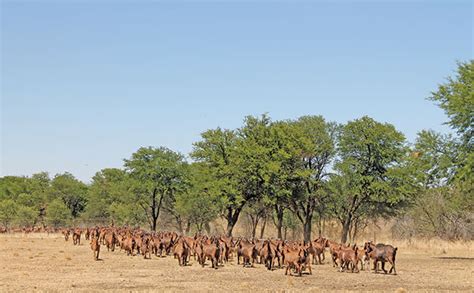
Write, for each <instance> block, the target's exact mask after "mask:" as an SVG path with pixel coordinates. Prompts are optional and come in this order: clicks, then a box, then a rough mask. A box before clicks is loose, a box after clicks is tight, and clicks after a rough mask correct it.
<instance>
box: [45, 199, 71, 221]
mask: <svg viewBox="0 0 474 293" xmlns="http://www.w3.org/2000/svg"><path fill="white" fill-rule="evenodd" d="M71 216H72V215H71V213H70V210H69V208H68V207H67V206H66V205H65V204H64V202H63V201H62V200H61V199H54V200H53V201H51V202H50V203H49V204H48V207H47V208H46V222H47V223H48V225H50V226H53V227H60V226H65V225H67V224H68V223H69V222H70V220H71Z"/></svg>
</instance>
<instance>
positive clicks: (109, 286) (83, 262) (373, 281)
mask: <svg viewBox="0 0 474 293" xmlns="http://www.w3.org/2000/svg"><path fill="white" fill-rule="evenodd" d="M468 247H471V246H468ZM102 248H103V249H102V251H101V256H100V258H101V259H102V260H101V261H93V259H92V252H91V251H90V249H89V245H88V243H87V242H85V241H84V244H82V245H81V246H73V245H72V243H71V240H70V241H69V242H65V241H64V239H62V238H60V237H59V235H50V236H46V235H38V234H36V235H35V234H32V235H28V236H22V235H2V236H0V292H25V291H48V292H49V291H87V292H90V291H99V290H109V291H114V292H115V291H164V290H165V291H182V290H191V291H217V290H224V291H255V290H267V291H276V290H278V291H282V290H285V291H295V292H299V291H302V290H307V291H333V290H336V291H352V290H361V291H389V292H395V291H398V292H403V291H404V290H407V291H408V292H412V291H441V290H446V291H448V290H449V291H470V292H472V291H473V290H474V286H473V285H474V283H473V282H474V281H473V280H474V274H473V270H474V256H473V255H472V251H471V250H470V249H458V250H448V251H445V250H444V249H443V250H442V251H441V252H439V251H437V250H433V249H430V252H426V251H424V250H423V249H421V248H413V249H407V248H399V253H398V254H397V270H398V275H396V276H393V275H383V274H374V273H372V272H370V273H369V272H367V271H365V272H361V273H359V274H352V273H339V272H337V270H336V269H335V268H333V267H332V266H331V265H329V264H324V265H319V266H313V275H304V276H303V277H288V276H284V271H283V270H281V269H279V270H275V271H272V272H270V271H267V270H266V269H265V268H264V267H263V266H262V265H257V267H256V268H246V269H244V268H242V267H241V266H238V265H236V264H235V263H230V264H226V265H225V266H223V267H221V268H219V269H218V270H214V269H211V268H210V267H205V268H202V267H201V266H198V265H196V264H195V263H193V264H192V265H190V266H187V267H179V266H178V263H177V260H175V259H173V258H172V257H167V258H156V257H153V258H152V259H151V260H144V259H143V258H142V257H140V256H136V257H127V256H126V255H125V254H124V253H123V252H118V251H116V252H107V249H104V247H102Z"/></svg>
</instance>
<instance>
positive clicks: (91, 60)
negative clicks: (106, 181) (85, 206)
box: [0, 0, 473, 182]
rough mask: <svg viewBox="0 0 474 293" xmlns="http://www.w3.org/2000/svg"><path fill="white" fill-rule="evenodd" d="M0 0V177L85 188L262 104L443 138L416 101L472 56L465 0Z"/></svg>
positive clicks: (422, 101)
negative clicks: (53, 178) (61, 179)
mask: <svg viewBox="0 0 474 293" xmlns="http://www.w3.org/2000/svg"><path fill="white" fill-rule="evenodd" d="M97 2H99V3H97ZM1 3H2V4H1V35H2V36H1V41H2V42H1V58H2V60H1V61H2V64H1V96H2V104H1V124H2V125H1V131H2V133H1V174H0V175H1V176H4V175H31V174H32V173H35V172H39V171H48V172H50V174H51V175H54V174H56V173H58V172H65V171H69V172H71V173H73V174H74V175H76V176H77V177H78V178H79V179H81V180H83V181H86V182H87V181H89V180H90V178H91V176H92V175H93V174H94V173H95V172H96V171H98V170H100V169H102V168H105V167H120V166H122V159H123V158H128V157H130V155H131V154H132V153H133V152H134V151H136V150H137V149H138V148H139V147H141V146H166V147H169V148H171V149H173V150H177V151H180V152H183V153H189V151H190V150H191V149H192V143H193V142H195V141H197V140H198V139H199V136H200V133H201V132H202V131H204V130H206V129H209V128H215V127H217V126H221V127H224V128H236V127H239V126H240V125H241V124H242V119H243V118H244V116H245V115H249V114H252V115H257V114H262V113H265V112H268V113H269V115H270V116H271V117H272V118H273V119H274V120H278V119H287V118H297V117H299V116H301V115H314V114H321V115H323V116H324V117H326V119H328V120H334V121H338V122H341V123H342V122H346V121H348V120H352V119H355V118H358V117H361V116H363V115H369V116H371V117H373V118H375V119H377V120H379V121H382V122H389V123H393V124H394V125H395V126H396V127H397V128H398V129H399V130H400V131H402V132H403V133H405V135H406V136H407V138H408V140H409V141H413V140H414V138H415V137H416V133H417V132H418V131H419V130H421V129H434V130H437V131H442V132H447V131H449V129H448V128H447V127H446V126H443V125H442V123H443V122H444V121H446V117H445V116H444V114H443V112H442V111H441V110H439V109H438V108H437V107H436V106H435V105H433V104H432V103H431V102H430V101H427V100H426V97H428V96H429V94H430V91H433V90H435V89H436V86H437V84H439V83H441V82H443V81H444V79H445V78H446V77H447V76H448V75H452V74H453V72H454V70H455V68H456V61H458V60H459V61H463V60H464V61H465V60H468V59H472V52H473V51H472V49H473V31H472V29H473V5H472V2H471V1H464V2H456V1H438V2H431V1H417V2H414V3H413V2H409V1H393V2H388V1H383V2H382V1H364V2H361V1H336V2H316V1H305V2H294V1H292V2H289V1H288V2H272V1H241V2H239V1H234V2H232V3H229V2H226V3H225V2H224V1H212V2H199V1H188V2H181V1H173V2H147V1H136V2H133V3H132V2H128V3H127V2H126V3H122V4H117V3H116V2H111V1H96V2H92V1H91V2H86V1H74V3H72V4H71V3H69V4H67V3H63V4H60V2H59V1H55V2H46V1H29V2H27V1H22V2H18V1H15V2H14V1H5V0H3V1H1Z"/></svg>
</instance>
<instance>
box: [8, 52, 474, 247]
mask: <svg viewBox="0 0 474 293" xmlns="http://www.w3.org/2000/svg"><path fill="white" fill-rule="evenodd" d="M473 69H474V63H473V61H472V60H471V61H469V62H465V63H459V66H458V70H457V74H456V76H455V77H453V78H448V79H447V81H446V82H445V83H444V84H441V85H440V86H439V88H438V89H437V91H435V92H433V93H432V95H431V96H430V97H429V99H430V100H432V101H434V102H435V103H436V104H437V105H438V106H439V107H441V108H442V109H443V110H444V111H445V112H446V114H447V116H448V124H449V125H450V126H451V127H452V129H453V130H454V131H455V132H454V133H453V134H440V133H436V132H434V131H431V130H421V131H420V132H419V133H418V136H417V138H416V141H415V142H414V143H412V144H410V143H408V142H407V141H406V139H405V136H404V135H403V134H402V133H401V132H400V131H398V130H397V129H396V128H395V127H394V126H393V125H391V124H388V123H381V122H378V121H375V120H374V119H372V118H370V117H367V116H364V117H361V118H360V119H356V120H353V121H349V122H348V123H346V124H338V123H335V122H331V121H326V120H325V119H324V118H323V117H322V116H303V117H300V118H298V119H294V120H284V121H272V120H271V118H270V117H269V116H267V115H262V116H260V117H253V116H248V117H246V118H245V119H244V121H243V125H242V126H241V127H240V128H238V129H233V130H230V129H221V128H216V129H211V130H207V131H205V132H203V133H202V135H201V139H200V140H199V141H198V142H195V143H194V144H193V146H194V148H193V151H192V152H191V154H190V157H191V158H192V160H191V161H187V160H186V159H185V157H184V156H183V154H180V153H177V152H174V151H172V150H170V149H167V148H165V147H159V148H155V147H143V148H140V149H138V150H137V151H136V152H135V153H133V154H132V155H131V156H130V158H128V159H125V160H124V165H123V168H121V169H114V168H109V169H103V170H100V171H99V172H97V173H96V174H95V176H94V177H93V178H92V182H91V183H90V184H84V183H82V182H80V181H79V180H77V179H76V178H75V177H74V176H73V175H72V174H70V173H64V174H57V175H56V176H54V177H53V178H50V177H49V175H48V174H47V173H39V174H34V175H32V176H31V177H16V176H5V177H2V178H0V224H1V225H3V226H6V227H10V226H12V225H19V226H33V225H48V226H62V225H70V224H78V223H81V222H82V223H84V222H86V223H88V224H91V223H97V224H108V223H111V222H113V223H115V224H116V225H130V226H135V225H148V226H149V228H150V229H152V230H156V229H157V228H158V227H159V226H160V223H159V221H158V220H159V218H160V214H163V213H164V214H166V215H167V217H168V218H171V219H173V223H174V225H175V228H176V229H177V230H179V231H182V232H184V233H190V232H194V231H202V230H203V229H206V227H208V225H209V223H210V222H211V221H213V220H215V219H216V218H218V217H221V218H223V219H224V220H225V221H226V224H227V226H226V234H227V235H232V231H233V228H234V226H235V224H236V223H237V221H238V219H239V217H240V216H241V215H242V214H245V215H247V216H248V218H249V219H250V221H251V224H252V227H253V229H252V234H253V235H250V236H255V235H256V228H257V225H258V224H259V222H261V221H266V220H267V219H272V220H273V222H274V224H275V226H276V230H277V235H274V236H275V237H279V238H282V237H283V236H284V235H283V234H284V233H283V231H285V230H286V229H287V228H288V227H290V228H291V227H294V226H295V225H300V227H303V231H304V233H303V234H304V238H305V240H309V239H311V238H312V235H311V231H312V228H313V226H314V225H316V226H317V227H318V230H319V231H321V223H322V221H323V220H333V221H334V220H336V221H337V222H339V223H340V225H341V231H342V233H341V241H342V242H346V241H348V240H349V238H351V239H353V238H355V236H356V235H357V232H358V231H361V229H363V228H364V227H365V226H367V224H368V223H370V222H371V221H374V220H376V219H380V218H393V217H396V218H397V219H398V220H397V224H396V225H395V226H394V227H393V229H394V231H393V232H394V233H395V235H397V236H399V237H414V236H422V237H432V236H438V237H442V238H447V239H471V238H473V235H474V230H473V220H474V219H473V203H474V196H473V195H474V190H473V181H474V179H473V170H474V152H473V145H474V138H473V137H474V127H473V125H474V94H473V92H474V91H473V84H474V70H473ZM408 106H409V105H407V107H408ZM400 115H403V113H400ZM420 115H422V113H420ZM262 227H264V225H263V226H262Z"/></svg>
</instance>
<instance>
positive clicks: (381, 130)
mask: <svg viewBox="0 0 474 293" xmlns="http://www.w3.org/2000/svg"><path fill="white" fill-rule="evenodd" d="M406 154H407V148H406V145H405V137H404V136H403V134H401V133H400V132H398V131H397V130H396V129H395V127H394V126H393V125H390V124H382V123H379V122H376V121H375V120H373V119H371V118H369V117H362V118H361V119H356V120H354V121H351V122H349V123H347V124H346V125H345V126H344V127H343V129H342V132H341V136H340V139H339V158H338V160H337V162H336V164H335V168H334V169H335V171H336V172H337V173H336V174H335V175H334V176H332V178H331V180H330V183H329V190H330V194H331V196H332V198H331V201H332V202H331V209H332V211H333V212H334V215H335V216H336V218H337V219H339V221H340V222H341V224H342V227H343V232H342V236H341V241H342V242H343V243H344V242H346V240H347V236H348V233H349V231H350V229H351V227H352V224H353V223H354V222H357V220H359V219H361V218H363V217H374V218H375V217H378V216H389V215H394V213H395V212H396V211H397V209H398V208H400V207H402V206H403V205H404V204H405V203H407V202H409V200H410V197H411V188H410V183H411V182H410V181H409V180H408V179H409V176H406V174H405V172H404V171H405V170H407V169H405V168H403V167H404V160H405V159H406Z"/></svg>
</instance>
